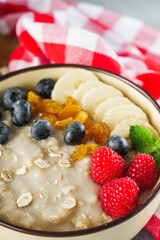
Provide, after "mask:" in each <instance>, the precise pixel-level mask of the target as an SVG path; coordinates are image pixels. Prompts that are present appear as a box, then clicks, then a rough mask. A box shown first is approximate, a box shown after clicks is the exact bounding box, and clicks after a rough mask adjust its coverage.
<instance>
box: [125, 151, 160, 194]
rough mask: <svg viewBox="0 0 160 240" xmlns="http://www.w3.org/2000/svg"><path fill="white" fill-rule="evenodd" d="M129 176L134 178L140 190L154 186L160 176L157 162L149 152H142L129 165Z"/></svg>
mask: <svg viewBox="0 0 160 240" xmlns="http://www.w3.org/2000/svg"><path fill="white" fill-rule="evenodd" d="M127 176H128V177H130V178H132V179H133V180H134V181H135V182H136V183H137V185H138V186H139V188H140V190H146V189H150V188H151V187H153V185H154V184H155V183H156V181H157V178H158V172H157V170H156V163H155V161H154V159H153V157H152V156H150V155H149V154H140V155H138V156H137V157H135V158H134V159H133V160H132V161H131V163H130V164H129V166H128V170H127Z"/></svg>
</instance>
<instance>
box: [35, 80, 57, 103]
mask: <svg viewBox="0 0 160 240" xmlns="http://www.w3.org/2000/svg"><path fill="white" fill-rule="evenodd" d="M54 85H55V81H54V80H52V79H51V78H44V79H42V80H40V81H39V82H38V83H37V85H36V93H37V94H38V95H40V96H41V97H43V98H51V91H52V89H53V88H54Z"/></svg>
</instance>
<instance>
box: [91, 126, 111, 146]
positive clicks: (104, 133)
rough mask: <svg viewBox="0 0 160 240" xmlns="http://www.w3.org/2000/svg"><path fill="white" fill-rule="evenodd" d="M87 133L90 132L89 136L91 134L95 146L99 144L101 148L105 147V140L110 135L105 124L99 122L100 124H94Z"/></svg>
mask: <svg viewBox="0 0 160 240" xmlns="http://www.w3.org/2000/svg"><path fill="white" fill-rule="evenodd" d="M89 131H90V132H91V134H93V138H94V141H95V142H96V143H97V144H100V145H103V146H105V145H106V142H107V139H108V138H109V135H110V134H109V130H108V127H107V124H106V123H103V122H101V123H97V124H94V126H93V127H91V129H89Z"/></svg>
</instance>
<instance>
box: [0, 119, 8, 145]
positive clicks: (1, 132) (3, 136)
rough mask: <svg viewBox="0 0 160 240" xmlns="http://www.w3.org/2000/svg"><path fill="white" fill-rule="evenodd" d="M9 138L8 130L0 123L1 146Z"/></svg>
mask: <svg viewBox="0 0 160 240" xmlns="http://www.w3.org/2000/svg"><path fill="white" fill-rule="evenodd" d="M8 137H9V128H8V126H7V125H6V124H4V123H3V122H0V144H3V143H5V142H6V141H7V139H8Z"/></svg>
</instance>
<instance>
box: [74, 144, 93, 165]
mask: <svg viewBox="0 0 160 240" xmlns="http://www.w3.org/2000/svg"><path fill="white" fill-rule="evenodd" d="M97 148H98V147H97V144H90V143H88V144H85V145H84V144H80V145H78V146H77V147H75V149H74V151H73V153H72V155H71V159H72V161H80V160H82V159H83V158H84V157H86V156H92V155H93V153H94V152H95V151H96V150H97Z"/></svg>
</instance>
